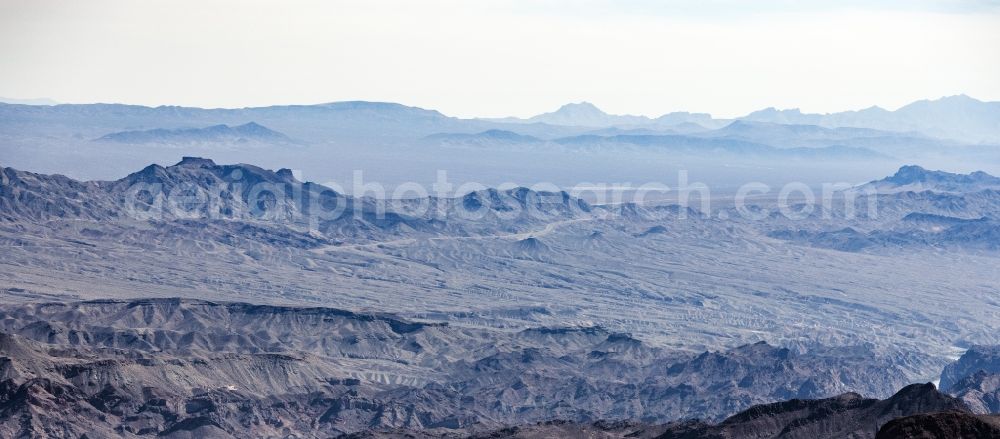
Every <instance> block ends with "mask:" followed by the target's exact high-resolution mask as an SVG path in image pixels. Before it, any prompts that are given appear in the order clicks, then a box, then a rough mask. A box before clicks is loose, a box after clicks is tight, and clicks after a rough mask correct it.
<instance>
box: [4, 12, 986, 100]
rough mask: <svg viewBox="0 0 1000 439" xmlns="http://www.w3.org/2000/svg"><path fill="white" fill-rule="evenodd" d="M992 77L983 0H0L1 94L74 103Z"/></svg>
mask: <svg viewBox="0 0 1000 439" xmlns="http://www.w3.org/2000/svg"><path fill="white" fill-rule="evenodd" d="M873 5H874V6H873ZM998 78H1000V1H996V0H989V1H985V0H979V1H972V0H950V1H947V0H946V1H936V2H932V1H920V0H917V1H902V0H899V1H882V2H878V1H867V2H866V1H854V0H848V1H830V2H820V1H808V0H807V1H791V0H784V1H778V0H763V1H742V2H741V1H734V0H690V1H666V2H664V1H650V0H615V1H613V0H589V1H588V0H582V1H552V0H548V1H546V0H515V1H506V2H500V1H471V0H455V1H445V0H422V1H372V0H366V1H356V2H343V1H322V2H319V1H317V2H291V1H274V2H266V3H265V2H257V1H245V0H241V1H225V2H212V1H206V0H195V1H178V0H172V1H100V0H98V1H86V2H83V1H79V2H78V1H48V0H25V1H11V0H0V96H4V97H9V98H39V97H46V98H51V99H55V100H57V101H60V102H72V103H85V102H123V103H135V104H144V105H161V104H176V105H190V106H203V107H241V106H258V105H271V104H286V103H319V102H329V101H340V100H355V99H360V100H378V101H394V102H401V103H405V104H409V105H416V106H421V107H425V108H433V109H437V110H440V111H442V112H444V113H445V114H448V115H454V116H462V117H472V116H491V117H492V116H505V115H516V116H529V115H532V114H536V113H540V112H544V111H551V110H553V109H555V108H556V107H558V106H559V105H561V104H563V103H566V102H576V101H582V100H586V101H590V102H593V103H595V104H596V105H598V106H599V107H601V108H602V109H604V110H605V111H608V112H612V113H631V114H646V115H659V114H662V113H666V112H670V111H677V110H688V111H700V112H710V113H713V114H715V115H717V116H736V115H742V114H745V113H747V112H750V111H752V110H755V109H759V108H761V107H767V106H775V107H779V108H791V107H799V108H802V109H803V110H804V111H811V112H830V111H839V110H845V109H858V108H863V107H868V106H871V105H876V104H877V105H880V106H883V107H887V108H890V109H894V108H896V107H898V106H900V105H903V104H905V103H908V102H910V101H913V100H917V99H922V98H937V97H940V96H944V95H952V94H959V93H965V94H969V95H971V96H973V97H976V98H979V99H983V100H1000V79H998Z"/></svg>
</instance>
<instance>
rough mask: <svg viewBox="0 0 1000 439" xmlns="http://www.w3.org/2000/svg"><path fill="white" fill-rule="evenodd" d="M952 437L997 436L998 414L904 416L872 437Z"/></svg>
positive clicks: (999, 427) (988, 438)
mask: <svg viewBox="0 0 1000 439" xmlns="http://www.w3.org/2000/svg"><path fill="white" fill-rule="evenodd" d="M955 438H970V439H971V438H975V439H997V438H1000V417H996V416H981V415H971V414H968V413H957V412H947V413H930V414H921V415H913V416H906V417H902V418H898V419H894V420H892V421H889V422H888V423H886V424H885V425H884V426H883V427H882V428H881V429H879V431H878V434H877V435H876V436H875V439H955Z"/></svg>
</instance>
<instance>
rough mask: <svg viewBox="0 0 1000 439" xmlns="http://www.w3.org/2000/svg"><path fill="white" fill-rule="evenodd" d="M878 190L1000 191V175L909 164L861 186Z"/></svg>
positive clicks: (880, 191)
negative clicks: (935, 168) (938, 169)
mask: <svg viewBox="0 0 1000 439" xmlns="http://www.w3.org/2000/svg"><path fill="white" fill-rule="evenodd" d="M860 189H862V190H873V191H874V192H877V193H896V192H907V191H912V192H921V191H935V192H954V193H964V192H978V191H982V190H986V189H995V190H1000V177H994V176H992V175H990V174H987V173H985V172H983V171H976V172H973V173H970V174H954V173H951V172H944V171H929V170H927V169H924V168H922V167H920V166H915V165H908V166H903V167H901V168H899V171H896V173H895V174H893V175H892V176H889V177H886V178H883V179H881V180H875V181H872V182H870V183H868V184H865V185H863V186H861V187H860Z"/></svg>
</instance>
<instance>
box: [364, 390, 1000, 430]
mask: <svg viewBox="0 0 1000 439" xmlns="http://www.w3.org/2000/svg"><path fill="white" fill-rule="evenodd" d="M992 422H995V421H994V420H993V419H992V418H988V417H975V416H974V415H971V414H969V413H968V411H967V409H966V408H965V407H964V406H963V405H962V403H961V402H960V401H957V400H955V399H954V398H952V397H950V396H947V395H944V394H942V393H940V392H938V391H937V390H936V389H935V388H934V386H933V385H932V384H929V383H928V384H914V385H910V386H907V387H905V388H903V389H901V390H900V391H899V392H897V393H896V394H894V395H893V396H892V397H890V398H887V399H885V400H878V399H870V398H863V397H861V396H859V395H857V394H854V393H846V394H843V395H839V396H836V397H833V398H827V399H816V400H801V399H794V400H789V401H783V402H778V403H773V404H764V405H757V406H753V407H751V408H749V409H747V410H745V411H743V412H741V413H738V414H736V415H733V416H731V417H729V418H726V419H725V420H723V421H722V422H720V423H718V424H710V423H707V422H704V421H700V420H685V421H678V422H672V423H668V424H660V425H656V424H649V423H641V422H635V421H631V422H629V421H621V422H607V421H599V422H594V423H574V422H567V421H549V422H543V423H538V424H533V425H521V426H515V427H508V428H504V429H500V430H493V431H488V432H479V433H474V434H471V435H469V434H462V433H442V432H426V431H425V432H406V431H401V430H374V431H369V432H363V433H357V434H354V435H351V437H355V438H400V437H418V438H444V437H451V438H458V437H469V438H494V439H500V438H511V439H513V438H521V439H534V438H552V437H560V438H602V439H603V438H656V439H751V438H775V439H778V438H781V439H792V438H803V439H844V438H850V439H863V438H864V439H872V438H876V437H877V438H882V437H889V438H915V437H926V438H941V439H946V438H947V439H951V438H958V437H962V438H965V437H968V438H973V437H975V438H979V437H983V438H988V437H993V436H989V434H993V432H994V430H993V428H995V427H993V426H992V424H991V423H992ZM976 434H980V436H977V435H976ZM984 434H985V436H983V435H984Z"/></svg>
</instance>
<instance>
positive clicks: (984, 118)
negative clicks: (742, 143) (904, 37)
mask: <svg viewBox="0 0 1000 439" xmlns="http://www.w3.org/2000/svg"><path fill="white" fill-rule="evenodd" d="M490 120H493V121H497V122H508V123H509V122H519V123H525V122H526V123H547V124H553V125H566V126H581V127H610V126H617V127H637V126H660V127H670V126H673V125H679V124H698V125H700V126H704V127H706V128H721V127H722V126H725V125H726V124H728V123H729V122H732V121H733V120H736V121H747V122H765V123H771V124H780V125H815V126H819V127H826V128H841V127H852V128H870V129H874V130H881V131H891V132H920V133H923V134H925V135H928V136H933V137H939V138H946V139H954V140H959V141H964V142H973V143H982V142H998V141H1000V102H983V101H980V100H977V99H974V98H971V97H969V96H966V95H958V96H949V97H943V98H940V99H937V100H922V101H917V102H914V103H911V104H909V105H906V106H904V107H902V108H899V109H898V110H895V111H890V110H886V109H883V108H880V107H870V108H866V109H863V110H857V111H844V112H839V113H828V114H810V113H803V112H801V111H800V110H798V109H787V110H779V109H776V108H773V107H771V108H766V109H763V110H759V111H755V112H752V113H750V114H748V115H746V116H743V117H739V118H736V119H732V120H726V119H715V118H713V117H711V116H710V115H708V114H703V113H685V112H678V113H669V114H665V115H663V116H660V117H657V118H649V117H646V116H633V115H613V114H608V113H605V112H603V111H601V110H600V109H599V108H597V107H596V106H594V105H593V104H591V103H589V102H581V103H575V104H567V105H564V106H562V107H560V108H559V109H558V110H556V111H553V112H551V113H544V114H539V115H537V116H534V117H530V118H528V119H518V118H503V119H490Z"/></svg>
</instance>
